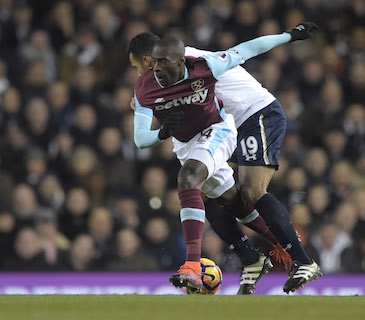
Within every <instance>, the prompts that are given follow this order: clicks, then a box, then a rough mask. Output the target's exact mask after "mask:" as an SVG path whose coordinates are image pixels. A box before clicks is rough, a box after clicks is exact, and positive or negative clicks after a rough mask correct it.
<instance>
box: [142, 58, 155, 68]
mask: <svg viewBox="0 0 365 320" xmlns="http://www.w3.org/2000/svg"><path fill="white" fill-rule="evenodd" d="M142 62H143V64H144V65H145V66H146V68H148V69H150V68H152V67H153V65H152V58H151V57H150V56H143V57H142Z"/></svg>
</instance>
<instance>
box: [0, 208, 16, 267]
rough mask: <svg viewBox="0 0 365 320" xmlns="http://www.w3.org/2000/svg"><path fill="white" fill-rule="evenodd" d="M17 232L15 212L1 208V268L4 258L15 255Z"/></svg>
mask: <svg viewBox="0 0 365 320" xmlns="http://www.w3.org/2000/svg"><path fill="white" fill-rule="evenodd" d="M15 234H16V221H15V217H14V215H13V214H11V213H10V212H8V211H7V210H4V209H1V210H0V252H1V256H2V258H1V260H0V270H1V269H2V268H3V263H4V260H6V259H8V258H10V257H11V256H13V255H14V239H15Z"/></svg>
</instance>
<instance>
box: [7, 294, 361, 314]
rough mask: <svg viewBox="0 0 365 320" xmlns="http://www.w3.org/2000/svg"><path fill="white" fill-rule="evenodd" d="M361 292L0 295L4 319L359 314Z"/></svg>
mask: <svg viewBox="0 0 365 320" xmlns="http://www.w3.org/2000/svg"><path fill="white" fill-rule="evenodd" d="M364 315H365V298H364V297H363V296H351V297H349V296H341V297H339V296H338V297H332V296H260V295H256V296H254V295H253V296H187V295H183V296H181V295H178V296H175V295H165V296H162V295H161V296H159V295H118V296H117V295H74V296H72V295H19V296H15V295H0V319H1V320H96V319H98V320H99V319H100V320H114V319H118V320H139V319H143V320H178V319H184V320H186V319H189V318H194V319H207V320H215V319H220V320H225V319H229V320H234V319H244V320H251V319H252V320H262V319H269V320H276V319H278V320H285V319H290V320H302V319H303V320H304V319H305V320H308V319H320V320H327V319H328V320H337V319H341V320H343V319H346V320H357V319H365V318H364V317H365V316H364Z"/></svg>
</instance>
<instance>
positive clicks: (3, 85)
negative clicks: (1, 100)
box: [0, 60, 10, 95]
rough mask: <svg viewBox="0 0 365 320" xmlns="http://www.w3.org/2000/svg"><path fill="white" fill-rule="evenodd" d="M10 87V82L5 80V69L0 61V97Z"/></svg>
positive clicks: (4, 65) (3, 63)
mask: <svg viewBox="0 0 365 320" xmlns="http://www.w3.org/2000/svg"><path fill="white" fill-rule="evenodd" d="M9 86H10V81H9V79H8V78H7V67H6V64H5V62H4V61H2V60H0V95H2V94H3V93H4V92H5V90H6V89H8V88H9Z"/></svg>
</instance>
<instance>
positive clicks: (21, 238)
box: [3, 227, 51, 271]
mask: <svg viewBox="0 0 365 320" xmlns="http://www.w3.org/2000/svg"><path fill="white" fill-rule="evenodd" d="M14 246H15V256H14V257H9V258H8V259H6V260H5V261H4V263H3V270H6V271H46V270H50V269H51V268H50V266H49V265H48V264H47V262H46V260H45V258H44V252H43V251H42V248H41V246H40V243H39V237H38V235H37V233H36V232H35V231H34V230H33V229H32V228H29V227H27V228H24V229H21V230H19V232H18V233H17V235H16V238H15V245H14Z"/></svg>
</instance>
